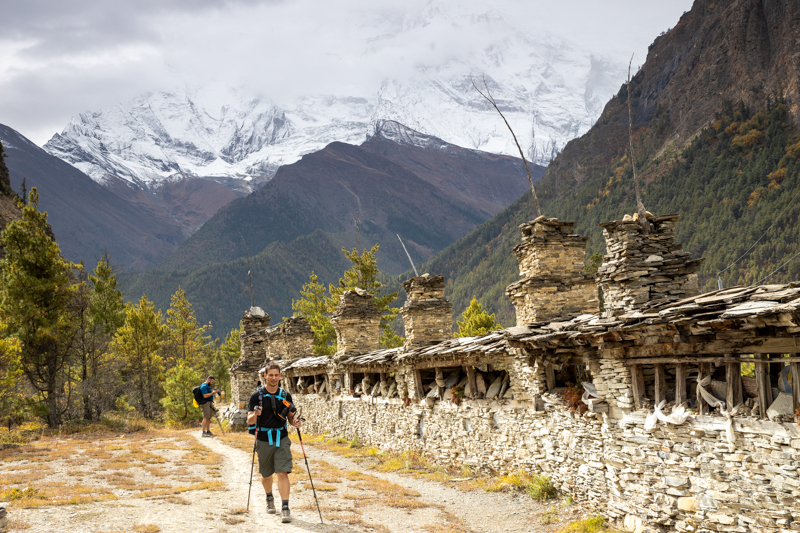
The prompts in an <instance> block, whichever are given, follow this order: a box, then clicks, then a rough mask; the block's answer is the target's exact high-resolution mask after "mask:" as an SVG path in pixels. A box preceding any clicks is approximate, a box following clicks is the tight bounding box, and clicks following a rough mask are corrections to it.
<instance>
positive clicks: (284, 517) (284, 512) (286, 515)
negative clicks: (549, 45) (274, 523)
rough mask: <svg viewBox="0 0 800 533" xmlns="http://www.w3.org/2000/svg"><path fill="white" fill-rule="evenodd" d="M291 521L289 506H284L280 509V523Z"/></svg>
mask: <svg viewBox="0 0 800 533" xmlns="http://www.w3.org/2000/svg"><path fill="white" fill-rule="evenodd" d="M291 521H292V512H291V511H290V510H289V508H288V507H286V508H285V509H281V523H282V524H285V523H287V522H291Z"/></svg>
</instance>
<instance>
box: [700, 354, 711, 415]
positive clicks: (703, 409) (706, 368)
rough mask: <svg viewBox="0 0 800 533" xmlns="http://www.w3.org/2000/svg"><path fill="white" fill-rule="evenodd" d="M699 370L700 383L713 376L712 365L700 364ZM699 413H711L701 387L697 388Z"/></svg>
mask: <svg viewBox="0 0 800 533" xmlns="http://www.w3.org/2000/svg"><path fill="white" fill-rule="evenodd" d="M698 370H699V372H700V376H699V379H698V381H702V380H703V379H705V378H706V376H709V375H711V363H700V365H699V369H698ZM709 389H710V387H709ZM697 411H698V413H700V414H701V415H707V414H708V413H709V412H710V411H711V408H710V407H709V405H708V402H706V401H705V400H704V399H703V396H702V395H701V394H700V387H698V388H697Z"/></svg>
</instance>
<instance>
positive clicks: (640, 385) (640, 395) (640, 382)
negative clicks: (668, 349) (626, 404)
mask: <svg viewBox="0 0 800 533" xmlns="http://www.w3.org/2000/svg"><path fill="white" fill-rule="evenodd" d="M631 387H632V388H633V403H634V405H635V406H636V408H637V409H641V408H642V406H644V400H645V395H644V373H643V372H642V366H641V365H634V366H632V367H631Z"/></svg>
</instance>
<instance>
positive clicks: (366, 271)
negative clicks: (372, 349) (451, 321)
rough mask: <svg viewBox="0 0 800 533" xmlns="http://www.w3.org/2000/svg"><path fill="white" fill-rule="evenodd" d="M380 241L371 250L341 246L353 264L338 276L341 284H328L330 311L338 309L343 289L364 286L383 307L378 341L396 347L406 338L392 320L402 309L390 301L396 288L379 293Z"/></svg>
mask: <svg viewBox="0 0 800 533" xmlns="http://www.w3.org/2000/svg"><path fill="white" fill-rule="evenodd" d="M378 248H380V244H375V246H373V247H372V249H371V250H364V251H363V252H362V253H359V252H358V250H356V249H355V248H354V249H353V251H352V252H348V251H347V250H346V249H344V248H342V251H343V252H344V255H345V256H346V257H347V259H349V260H350V261H351V262H352V263H353V266H351V267H350V268H349V269H348V270H346V271H345V272H344V275H343V276H342V278H341V279H339V285H338V286H334V285H330V287H329V288H328V290H329V292H330V301H329V312H333V310H334V309H336V305H337V304H338V303H339V296H341V295H342V294H343V293H344V291H346V290H350V289H355V288H359V289H363V290H365V291H367V292H368V293H370V294H371V295H372V296H373V300H372V301H373V303H374V304H375V307H377V308H378V310H380V311H381V324H380V327H381V335H380V340H379V344H380V346H381V347H382V348H395V347H397V346H402V344H403V338H402V337H400V336H399V335H397V334H396V333H395V332H394V331H392V326H391V324H392V321H394V319H395V318H396V317H397V314H398V313H399V312H400V309H399V308H397V307H389V304H390V303H392V302H393V301H395V300H396V299H397V292H396V291H395V292H392V293H389V294H384V295H382V296H381V295H380V292H381V288H383V286H384V285H383V283H381V282H380V281H378V273H379V272H380V271H379V270H378V259H377V258H376V257H375V254H376V253H377V252H378Z"/></svg>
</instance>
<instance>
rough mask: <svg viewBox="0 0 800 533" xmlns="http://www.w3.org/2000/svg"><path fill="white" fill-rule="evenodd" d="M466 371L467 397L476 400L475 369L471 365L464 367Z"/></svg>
mask: <svg viewBox="0 0 800 533" xmlns="http://www.w3.org/2000/svg"><path fill="white" fill-rule="evenodd" d="M464 368H465V369H466V371H467V383H469V397H470V398H477V396H476V393H477V392H478V390H477V384H476V383H475V368H474V367H473V366H472V365H469V366H466V367H464Z"/></svg>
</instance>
